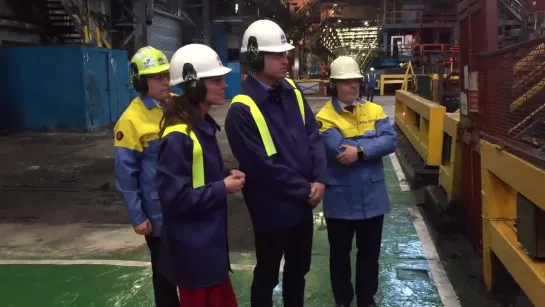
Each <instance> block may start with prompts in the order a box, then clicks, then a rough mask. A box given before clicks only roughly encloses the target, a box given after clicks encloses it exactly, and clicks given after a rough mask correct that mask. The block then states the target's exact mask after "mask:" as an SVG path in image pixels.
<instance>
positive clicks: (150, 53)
mask: <svg viewBox="0 0 545 307" xmlns="http://www.w3.org/2000/svg"><path fill="white" fill-rule="evenodd" d="M131 66H136V68H137V69H138V72H137V74H138V75H141V76H142V75H153V74H158V73H162V72H166V71H168V70H169V69H170V64H169V63H168V60H167V57H166V56H165V54H164V53H163V52H161V51H159V50H157V49H155V48H153V47H150V46H147V47H142V48H140V49H139V50H138V52H136V54H135V55H134V56H133V57H132V59H131Z"/></svg>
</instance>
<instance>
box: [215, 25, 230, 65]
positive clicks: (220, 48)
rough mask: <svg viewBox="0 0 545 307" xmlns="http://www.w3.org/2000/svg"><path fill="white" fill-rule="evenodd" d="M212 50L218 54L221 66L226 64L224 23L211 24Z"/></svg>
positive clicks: (225, 31) (225, 28) (225, 30)
mask: <svg viewBox="0 0 545 307" xmlns="http://www.w3.org/2000/svg"><path fill="white" fill-rule="evenodd" d="M212 38H213V46H214V50H215V51H216V52H217V53H218V55H219V57H220V60H221V62H222V63H223V65H225V63H227V26H226V24H224V23H212Z"/></svg>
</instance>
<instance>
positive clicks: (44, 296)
mask: <svg viewBox="0 0 545 307" xmlns="http://www.w3.org/2000/svg"><path fill="white" fill-rule="evenodd" d="M308 100H309V103H310V104H311V106H312V107H313V109H314V110H317V109H319V108H320V107H321V106H322V105H323V104H324V102H325V99H324V98H312V97H309V99H308ZM375 100H376V101H377V102H378V103H380V104H382V105H383V106H384V108H385V110H386V112H387V113H388V114H389V115H390V116H393V97H391V96H387V97H377V98H376V99H375ZM225 110H226V107H222V108H218V109H215V110H214V111H213V116H214V117H215V118H216V119H217V120H218V122H219V123H220V125H221V124H223V118H224V115H225ZM111 135H112V134H111V132H110V131H109V132H102V133H94V134H88V135H79V134H23V135H11V136H4V137H2V144H3V145H2V146H1V147H0V199H2V205H1V206H0V222H3V223H2V224H0V280H2V282H1V285H2V286H0V306H13V307H29V306H37V305H39V306H41V307H61V306H63V307H64V306H78V307H91V306H97V307H102V306H120V307H124V306H127V307H128V306H131V307H132V306H134V307H137V306H148V307H149V306H152V289H151V280H150V269H149V264H148V262H147V261H148V254H147V251H146V248H145V246H144V245H143V243H144V242H143V240H142V238H141V237H139V236H137V235H135V234H134V233H133V231H132V229H131V228H130V226H129V225H128V224H127V218H126V215H125V211H124V207H123V204H122V203H121V202H120V200H119V198H118V195H117V192H116V191H115V190H114V188H113V187H114V174H113V167H112V166H113V161H112V138H111ZM219 140H220V146H221V147H222V150H223V153H224V156H225V160H226V164H227V166H236V161H235V160H234V158H233V156H232V154H231V153H230V151H229V148H228V146H227V141H226V140H225V135H224V133H220V135H219ZM384 162H385V168H386V174H387V178H386V180H387V183H388V187H389V192H390V197H391V200H392V203H393V211H392V213H391V214H389V215H388V216H387V218H386V221H385V226H384V236H383V245H382V256H381V277H380V280H381V284H380V289H379V293H378V295H377V301H378V303H379V304H380V306H391V307H403V306H406V307H413V306H414V307H427V306H430V307H431V306H448V307H450V306H453V307H454V306H468V307H474V306H475V307H477V306H478V307H481V306H500V304H501V302H500V301H498V300H494V299H492V298H490V297H489V296H487V295H486V294H485V293H484V291H483V289H482V282H481V281H480V279H479V274H480V273H478V272H474V271H472V272H467V271H462V272H460V269H459V268H464V269H465V270H467V268H468V267H470V266H465V267H464V263H465V264H467V263H470V264H471V263H475V262H479V258H478V257H477V256H476V255H475V254H473V255H472V256H470V259H465V260H466V261H465V262H464V263H462V264H460V263H458V262H459V261H458V262H457V261H451V259H450V257H448V256H447V258H448V259H445V258H441V259H440V258H439V256H438V253H437V251H436V245H435V244H434V241H433V240H432V238H431V237H433V231H432V236H430V233H429V232H428V228H427V227H426V225H425V222H424V220H423V219H422V216H421V215H420V211H419V210H418V208H417V207H415V206H414V204H413V197H412V194H411V192H410V191H408V189H407V185H406V183H405V182H404V181H403V174H402V173H400V171H399V167H398V165H396V163H397V160H396V159H395V157H385V158H384ZM230 202H231V203H230V208H231V212H230V217H229V219H230V220H229V222H230V226H229V228H230V229H229V231H230V236H231V237H230V247H231V248H232V250H231V254H232V258H231V259H232V262H233V268H234V274H232V280H233V284H234V287H235V290H236V293H237V296H238V300H239V304H240V306H249V304H248V301H249V292H250V291H249V285H250V283H251V279H252V269H253V265H254V256H253V236H252V232H251V223H250V221H249V218H248V214H247V212H246V208H245V206H244V203H243V201H242V199H241V196H240V195H236V196H234V197H232V198H231V199H230ZM317 211H319V208H318V209H317ZM319 224H320V223H319V222H318V223H317V225H316V233H315V239H314V249H313V259H312V261H313V262H312V263H313V264H312V269H311V272H310V273H309V275H308V277H307V280H308V284H307V306H310V307H313V306H314V307H325V306H332V305H333V299H332V295H331V290H330V285H329V268H328V254H329V247H328V244H327V234H326V232H325V231H323V230H324V228H323V227H322V226H321V225H319ZM448 244H450V245H449V246H450V247H448V248H449V250H447V251H446V252H445V251H443V250H441V246H444V244H438V249H439V254H441V255H442V256H443V255H449V251H451V250H456V249H457V248H466V249H467V248H468V247H467V246H466V245H467V244H465V243H458V244H465V245H464V246H463V247H462V246H461V245H460V246H458V247H456V246H457V245H456V243H452V242H450V243H448ZM448 244H447V245H448ZM469 249H470V248H469ZM354 253H355V251H354ZM452 263H454V264H456V266H452V265H451V264H452ZM443 268H444V269H443ZM445 271H446V272H447V273H448V274H449V275H451V273H452V272H454V275H451V276H456V280H455V281H453V282H452V283H451V281H450V280H449V278H448V276H447V275H445ZM451 279H452V278H451ZM452 285H455V286H454V289H453V288H452ZM457 285H458V286H457ZM468 285H469V286H468ZM280 289H281V288H280V287H278V291H276V294H275V298H276V301H277V306H282V304H281V290H280ZM454 291H456V292H457V293H456V294H457V296H458V297H459V298H460V301H461V304H460V303H458V302H457V300H456V298H455V295H454ZM504 306H509V305H504ZM512 306H518V305H512Z"/></svg>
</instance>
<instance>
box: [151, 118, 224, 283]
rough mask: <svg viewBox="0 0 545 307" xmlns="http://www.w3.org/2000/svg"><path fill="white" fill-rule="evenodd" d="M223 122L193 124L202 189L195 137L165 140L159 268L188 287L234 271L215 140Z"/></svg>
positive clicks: (160, 182) (160, 166)
mask: <svg viewBox="0 0 545 307" xmlns="http://www.w3.org/2000/svg"><path fill="white" fill-rule="evenodd" d="M218 130H219V126H218V125H217V124H216V122H215V121H214V120H213V119H212V118H211V117H209V116H207V117H206V119H203V120H201V121H199V122H198V123H197V124H196V125H194V127H193V132H194V133H195V134H196V136H197V139H198V140H199V143H200V145H201V146H202V152H203V155H204V158H203V159H204V160H203V162H204V179H205V185H204V186H203V187H200V188H197V189H194V188H193V184H192V171H193V165H192V164H193V141H192V140H191V139H190V137H189V136H187V135H186V134H183V133H181V132H173V133H170V134H168V135H166V136H165V137H163V138H162V139H161V145H160V148H159V157H158V161H157V189H158V191H159V198H160V200H161V208H162V212H163V216H164V222H163V233H162V235H161V247H160V254H159V269H160V270H161V273H162V274H164V276H166V277H167V278H168V279H169V280H170V281H171V282H172V283H174V284H176V285H178V286H180V287H183V288H187V289H198V288H206V287H211V286H214V285H216V284H219V283H221V282H223V281H225V280H226V279H227V278H228V273H229V248H228V243H227V191H226V189H225V184H224V183H223V179H225V177H226V172H225V171H224V169H223V159H222V156H221V151H220V148H219V146H218V142H217V140H216V131H218Z"/></svg>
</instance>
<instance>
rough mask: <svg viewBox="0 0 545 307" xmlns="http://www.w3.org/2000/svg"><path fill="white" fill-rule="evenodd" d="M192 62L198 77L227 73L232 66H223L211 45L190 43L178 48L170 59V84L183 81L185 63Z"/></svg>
mask: <svg viewBox="0 0 545 307" xmlns="http://www.w3.org/2000/svg"><path fill="white" fill-rule="evenodd" d="M186 63H191V65H193V68H194V69H195V72H196V73H197V76H196V77H197V78H199V79H202V78H209V77H217V76H223V75H226V74H227V73H229V72H230V71H231V68H228V67H225V66H223V64H222V63H221V60H220V57H219V56H218V54H217V53H216V52H215V51H214V50H213V49H212V48H210V47H208V46H206V45H201V44H189V45H186V46H183V47H182V48H180V49H178V50H177V51H176V52H175V53H174V54H173V55H172V58H171V59H170V85H171V86H172V85H177V84H180V83H183V82H184V81H186V80H184V76H183V71H184V65H185V64H186Z"/></svg>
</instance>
